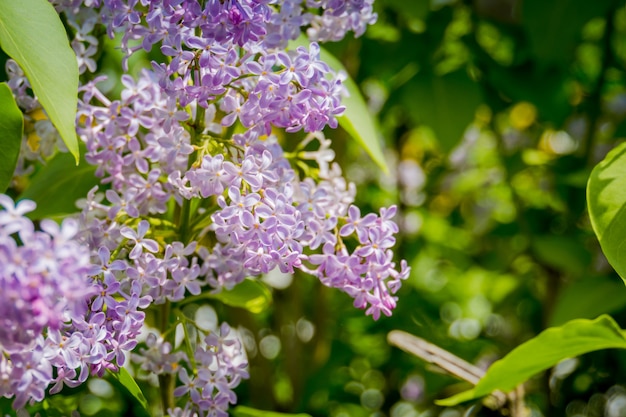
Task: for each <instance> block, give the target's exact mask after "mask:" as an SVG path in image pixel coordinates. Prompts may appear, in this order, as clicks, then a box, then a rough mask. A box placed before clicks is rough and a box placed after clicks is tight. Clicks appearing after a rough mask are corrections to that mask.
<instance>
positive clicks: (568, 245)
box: [531, 235, 597, 317]
mask: <svg viewBox="0 0 626 417" xmlns="http://www.w3.org/2000/svg"><path fill="white" fill-rule="evenodd" d="M531 248H532V251H533V254H534V255H535V256H536V257H537V259H538V260H540V261H541V262H542V263H544V264H546V265H549V266H551V267H553V268H555V269H557V270H559V271H564V272H567V273H568V274H570V275H574V276H580V275H582V274H583V273H585V271H586V269H587V266H588V265H589V264H590V263H591V255H590V254H589V251H588V250H587V248H585V247H584V246H583V245H582V244H581V243H580V242H579V241H578V240H577V239H576V237H574V236H559V235H543V236H534V237H533V239H532V241H531ZM596 316H597V314H596V315H594V316H593V317H596Z"/></svg>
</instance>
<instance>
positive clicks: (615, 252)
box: [587, 144, 626, 282]
mask: <svg viewBox="0 0 626 417" xmlns="http://www.w3.org/2000/svg"><path fill="white" fill-rule="evenodd" d="M587 204H588V208H589V217H590V219H591V225H592V227H593V230H594V232H595V233H596V236H597V237H598V240H599V241H600V246H601V247H602V251H603V252H604V254H605V255H606V258H607V259H608V261H609V263H610V264H611V265H612V266H613V268H615V270H616V271H617V273H618V274H619V275H620V276H621V277H622V279H623V280H625V282H626V257H625V256H624V242H625V241H626V144H621V145H620V146H618V147H617V148H615V149H613V150H612V151H611V152H609V154H608V155H607V156H606V158H604V160H603V161H602V162H600V163H599V164H598V165H596V167H595V168H594V169H593V171H592V172H591V176H590V177H589V183H588V184H587Z"/></svg>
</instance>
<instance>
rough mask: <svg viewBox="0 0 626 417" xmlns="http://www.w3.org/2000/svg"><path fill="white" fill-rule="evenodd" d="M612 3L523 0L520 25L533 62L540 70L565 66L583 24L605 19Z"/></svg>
mask: <svg viewBox="0 0 626 417" xmlns="http://www.w3.org/2000/svg"><path fill="white" fill-rule="evenodd" d="M613 3H614V2H613V0H597V1H579V0H553V1H549V2H546V1H544V0H524V2H523V3H522V15H523V18H522V22H523V24H524V29H525V30H526V33H527V34H528V38H529V40H530V46H531V50H532V53H533V55H534V56H535V58H536V59H537V62H538V64H539V65H540V66H542V67H543V68H547V67H550V66H553V65H562V66H566V65H567V66H569V65H570V63H571V61H572V59H573V56H574V52H575V49H576V46H577V44H578V40H579V38H580V36H581V31H582V28H583V26H584V25H585V23H587V22H588V21H589V20H591V19H593V18H594V17H600V16H605V15H606V13H607V12H608V10H609V8H610V7H611V6H612V5H613Z"/></svg>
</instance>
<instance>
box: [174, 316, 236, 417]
mask: <svg viewBox="0 0 626 417" xmlns="http://www.w3.org/2000/svg"><path fill="white" fill-rule="evenodd" d="M230 333H231V329H230V327H229V326H228V324H226V323H222V325H221V327H220V330H219V333H218V332H212V333H210V334H209V335H208V336H206V337H205V338H204V339H203V343H201V344H199V345H198V347H197V348H196V351H195V352H194V356H193V363H192V364H191V365H192V367H193V369H194V370H196V372H195V373H194V375H191V376H190V375H189V373H188V372H187V369H186V368H183V367H181V368H180V371H179V372H178V377H179V379H180V381H181V382H182V385H180V386H179V387H177V388H176V389H175V390H174V395H175V396H177V397H180V396H183V395H188V396H189V398H190V399H191V402H192V403H193V404H194V405H195V406H196V407H197V408H198V409H199V410H201V411H202V412H206V415H209V416H215V417H227V416H228V413H227V410H228V407H229V405H230V404H236V402H237V395H236V394H235V392H234V391H233V388H235V387H236V386H237V385H239V382H241V379H242V378H248V372H247V371H246V368H247V365H248V364H247V360H246V357H245V353H244V352H243V349H242V344H241V341H240V340H239V339H238V338H237V337H236V336H235V337H234V336H233V335H231V334H230ZM177 413H179V411H178V410H175V409H174V410H170V415H177Z"/></svg>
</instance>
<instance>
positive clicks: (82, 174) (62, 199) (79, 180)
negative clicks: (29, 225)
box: [19, 153, 99, 219]
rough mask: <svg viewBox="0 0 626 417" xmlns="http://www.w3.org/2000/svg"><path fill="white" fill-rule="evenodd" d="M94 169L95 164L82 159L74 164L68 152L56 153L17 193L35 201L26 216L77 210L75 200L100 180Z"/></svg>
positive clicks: (34, 217) (46, 215)
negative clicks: (26, 185)
mask: <svg viewBox="0 0 626 417" xmlns="http://www.w3.org/2000/svg"><path fill="white" fill-rule="evenodd" d="M95 171H96V168H95V167H94V166H93V165H89V164H88V163H86V162H85V161H83V163H81V164H80V165H79V166H76V164H75V162H74V158H73V157H72V156H71V155H70V154H67V153H60V154H58V155H56V156H55V157H54V158H52V159H51V160H50V161H48V163H47V164H46V166H44V167H43V168H42V169H40V170H39V171H38V172H37V174H35V176H34V177H33V178H32V181H31V183H30V185H29V186H28V187H27V188H26V190H24V192H23V193H22V195H20V197H19V198H20V199H22V198H27V199H29V200H33V201H34V202H35V203H37V208H36V209H35V211H33V212H31V213H28V216H29V217H30V218H32V219H41V218H44V217H54V216H60V215H64V214H70V213H75V212H77V211H78V208H77V207H76V200H78V199H79V198H84V197H85V196H86V195H87V193H88V192H89V190H90V189H91V188H92V187H93V186H94V185H97V184H98V183H99V181H98V179H97V178H96V177H95V175H94V173H95Z"/></svg>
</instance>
